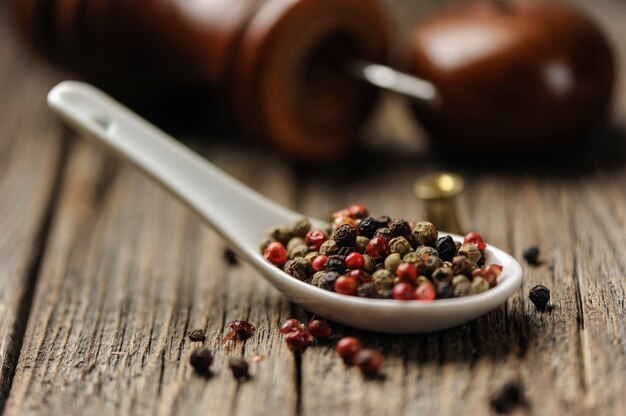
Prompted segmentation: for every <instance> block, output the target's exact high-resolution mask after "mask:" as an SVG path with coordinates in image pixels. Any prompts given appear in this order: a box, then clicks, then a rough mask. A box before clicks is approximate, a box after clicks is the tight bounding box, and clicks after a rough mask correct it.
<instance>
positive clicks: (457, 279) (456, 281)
mask: <svg viewBox="0 0 626 416" xmlns="http://www.w3.org/2000/svg"><path fill="white" fill-rule="evenodd" d="M469 282H470V281H469V279H468V278H467V276H465V275H462V274H459V275H456V276H454V277H453V278H452V287H456V286H457V285H460V284H464V283H467V284H468V285H469Z"/></svg>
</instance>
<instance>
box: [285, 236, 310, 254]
mask: <svg viewBox="0 0 626 416" xmlns="http://www.w3.org/2000/svg"><path fill="white" fill-rule="evenodd" d="M303 245H306V243H305V242H304V238H300V237H294V238H292V239H291V240H289V242H288V243H287V246H285V248H286V249H287V252H290V251H291V250H293V249H294V248H295V247H297V246H303Z"/></svg>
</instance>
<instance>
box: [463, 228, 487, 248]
mask: <svg viewBox="0 0 626 416" xmlns="http://www.w3.org/2000/svg"><path fill="white" fill-rule="evenodd" d="M463 244H476V245H477V246H478V249H479V250H480V251H485V249H486V248H487V244H485V242H484V241H483V238H482V237H481V236H480V234H478V233H476V232H471V233H469V234H468V235H466V236H465V238H464V239H463Z"/></svg>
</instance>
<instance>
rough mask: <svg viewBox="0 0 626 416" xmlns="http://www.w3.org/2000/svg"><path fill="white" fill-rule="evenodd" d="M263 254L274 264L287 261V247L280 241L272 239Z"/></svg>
mask: <svg viewBox="0 0 626 416" xmlns="http://www.w3.org/2000/svg"><path fill="white" fill-rule="evenodd" d="M263 256H264V257H265V258H266V259H267V260H269V261H270V263H272V264H275V265H276V266H282V265H284V264H285V263H286V262H287V249H286V248H285V246H283V245H282V244H281V243H279V242H277V241H274V242H272V243H270V244H269V245H268V246H267V248H266V249H265V251H264V252H263Z"/></svg>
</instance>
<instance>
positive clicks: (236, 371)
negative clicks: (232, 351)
mask: <svg viewBox="0 0 626 416" xmlns="http://www.w3.org/2000/svg"><path fill="white" fill-rule="evenodd" d="M228 367H229V368H230V371H232V373H233V377H235V378H236V379H237V380H241V379H248V378H250V374H249V373H248V363H247V362H246V360H243V359H241V358H231V359H230V360H228Z"/></svg>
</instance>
